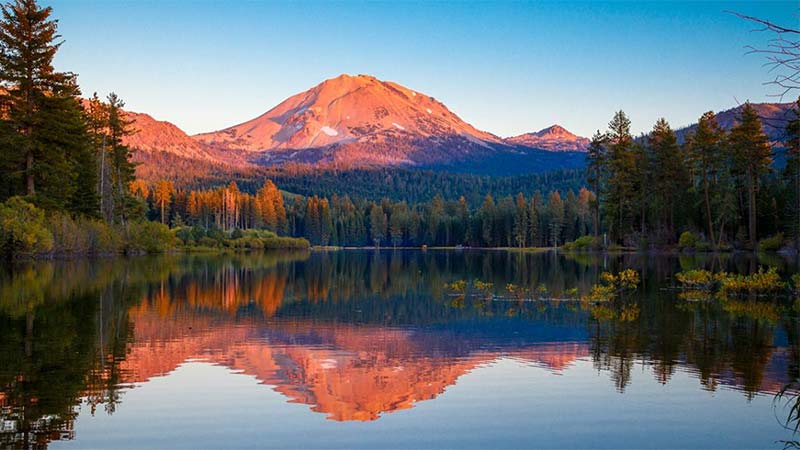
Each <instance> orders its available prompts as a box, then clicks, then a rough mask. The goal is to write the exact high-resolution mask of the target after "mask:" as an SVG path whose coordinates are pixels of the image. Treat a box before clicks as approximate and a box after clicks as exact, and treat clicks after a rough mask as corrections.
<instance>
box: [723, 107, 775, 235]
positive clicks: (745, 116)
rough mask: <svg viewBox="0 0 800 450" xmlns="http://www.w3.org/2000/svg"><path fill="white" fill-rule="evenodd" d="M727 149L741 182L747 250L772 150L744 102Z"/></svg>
mask: <svg viewBox="0 0 800 450" xmlns="http://www.w3.org/2000/svg"><path fill="white" fill-rule="evenodd" d="M729 142H730V149H731V153H732V156H733V159H734V168H735V170H736V173H737V175H739V177H740V178H741V179H743V185H744V186H743V188H744V190H745V193H746V198H747V231H748V240H749V242H750V246H751V248H755V245H756V242H757V240H758V230H757V229H756V223H757V217H758V212H757V205H758V202H757V200H756V195H757V194H758V189H759V185H760V181H761V177H762V176H763V175H764V174H765V173H767V172H768V171H769V167H770V164H771V163H772V159H771V154H772V150H771V148H770V145H769V140H768V138H767V136H766V135H765V134H764V131H763V130H762V127H761V120H759V118H758V113H756V110H755V108H753V106H752V105H751V104H750V103H745V105H744V108H742V115H741V119H740V122H739V124H738V125H736V126H735V127H733V128H732V129H731V132H730V137H729Z"/></svg>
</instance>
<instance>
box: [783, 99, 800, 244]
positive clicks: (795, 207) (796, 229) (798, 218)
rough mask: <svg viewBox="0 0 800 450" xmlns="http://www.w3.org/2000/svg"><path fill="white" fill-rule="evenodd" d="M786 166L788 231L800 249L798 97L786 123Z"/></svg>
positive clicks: (799, 126)
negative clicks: (792, 112) (790, 117)
mask: <svg viewBox="0 0 800 450" xmlns="http://www.w3.org/2000/svg"><path fill="white" fill-rule="evenodd" d="M786 142H787V144H788V145H787V149H786V168H785V169H784V172H783V173H784V179H785V180H786V185H787V190H788V191H789V195H788V196H787V197H789V207H788V218H787V219H788V220H787V223H788V224H789V226H788V232H789V236H794V238H795V241H796V247H797V249H799V250H800V97H798V98H797V102H796V103H795V108H794V117H793V118H792V119H791V120H790V121H789V122H788V123H787V124H786Z"/></svg>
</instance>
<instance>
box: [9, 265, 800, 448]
mask: <svg viewBox="0 0 800 450" xmlns="http://www.w3.org/2000/svg"><path fill="white" fill-rule="evenodd" d="M759 265H764V266H777V267H779V269H780V272H781V273H782V275H784V276H785V277H788V275H789V274H791V273H794V272H797V270H798V265H797V262H796V261H788V260H785V259H782V258H780V257H761V259H759V258H754V257H750V258H743V257H737V258H734V257H723V258H709V257H677V256H669V257H667V256H660V257H654V256H635V255H627V256H616V257H613V256H596V255H580V256H575V255H572V256H570V255H563V254H555V253H517V252H505V251H427V252H419V251H396V252H392V251H382V252H374V251H340V252H304V253H264V254H250V255H232V256H231V255H229V256H204V255H200V256H197V255H195V256H163V257H157V258H134V259H113V260H99V261H70V262H57V263H37V264H34V265H30V266H22V267H18V268H15V269H14V270H13V271H10V272H6V273H4V274H2V275H0V446H3V447H11V448H20V447H21V448H44V447H52V448H104V449H105V448H114V449H121V448H147V449H152V448H228V447H237V448H241V447H245V448H246V447H251V448H253V447H254V448H263V447H306V448H308V447H314V448H316V447H325V448H332V447H335V448H353V447H372V448H376V447H379V448H386V447H392V448H398V447H403V448H421V447H422V448H442V447H446V448H454V447H458V448H474V447H484V448H486V447H489V448H499V447H506V448H508V447H582V448H586V447H590V448H619V447H635V448H645V447H646V448H656V447H693V448H709V447H738V448H753V447H757V448H781V447H782V444H781V443H779V442H777V441H781V440H791V439H797V438H799V437H798V436H794V435H793V434H792V433H791V432H790V431H787V430H786V429H784V428H783V427H782V425H781V420H782V419H783V418H785V416H786V413H787V411H786V410H785V409H783V408H782V407H780V405H778V406H776V404H775V402H774V394H775V393H776V392H777V391H779V390H780V389H781V388H782V387H783V386H784V385H785V384H787V383H788V382H790V381H793V380H796V379H797V378H798V373H799V371H800V369H799V366H798V364H799V363H800V343H799V342H798V340H799V339H800V326H799V325H798V308H797V307H795V305H794V303H793V302H792V301H791V300H790V299H788V298H787V299H762V300H758V301H756V302H752V301H751V302H748V301H741V302H733V303H725V304H723V303H720V302H717V301H712V302H707V303H698V302H693V303H692V302H686V301H682V300H679V299H678V298H677V294H676V292H675V291H674V290H672V289H670V287H671V286H673V285H674V274H675V273H676V272H677V271H680V270H683V269H687V268H699V267H706V268H714V269H717V270H719V269H720V268H723V269H725V270H729V271H736V272H741V273H748V272H751V271H753V270H756V269H757V267H758V266H759ZM627 267H632V268H635V269H637V270H639V271H640V272H641V273H642V280H643V283H642V287H641V288H640V290H639V292H638V293H637V294H635V295H633V296H631V297H629V298H626V299H623V300H619V301H615V302H613V303H611V304H608V305H601V306H592V305H587V304H581V303H580V302H576V301H569V300H567V299H569V298H574V297H576V296H580V295H582V294H586V293H588V291H589V289H590V287H591V286H592V284H594V283H595V282H597V280H598V275H599V273H601V272H602V271H604V270H610V271H616V270H621V269H623V268H627ZM457 280H466V281H473V282H474V281H475V280H481V281H483V282H490V283H493V287H492V290H493V291H494V293H495V294H497V296H498V298H495V299H487V298H485V297H480V296H476V297H473V296H467V297H461V296H458V295H454V294H453V292H452V291H449V290H447V289H445V288H444V286H445V284H447V283H452V282H454V281H457ZM509 283H510V284H513V285H515V286H520V287H522V288H524V289H526V290H531V291H535V292H538V293H539V294H541V296H543V297H553V298H561V299H564V300H562V301H536V302H532V301H517V300H514V299H512V298H509V296H508V295H507V294H506V291H507V285H508V284H509ZM517 289H518V288H517ZM575 289H577V294H576V291H575Z"/></svg>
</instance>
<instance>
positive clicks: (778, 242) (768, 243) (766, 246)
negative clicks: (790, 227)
mask: <svg viewBox="0 0 800 450" xmlns="http://www.w3.org/2000/svg"><path fill="white" fill-rule="evenodd" d="M783 242H784V239H783V233H778V234H776V235H775V236H770V237H768V238H764V239H762V240H761V242H759V243H758V249H759V250H761V251H762V252H774V251H778V250H780V248H781V247H783Z"/></svg>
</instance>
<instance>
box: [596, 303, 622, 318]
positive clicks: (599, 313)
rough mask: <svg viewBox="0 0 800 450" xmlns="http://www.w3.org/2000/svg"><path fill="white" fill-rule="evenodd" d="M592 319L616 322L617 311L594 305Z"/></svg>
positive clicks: (605, 306) (608, 307)
mask: <svg viewBox="0 0 800 450" xmlns="http://www.w3.org/2000/svg"><path fill="white" fill-rule="evenodd" d="M591 312H592V317H594V318H595V319H597V320H599V321H607V320H614V319H616V318H617V311H616V310H615V309H614V308H612V307H610V306H607V305H594V306H592V308H591Z"/></svg>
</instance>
